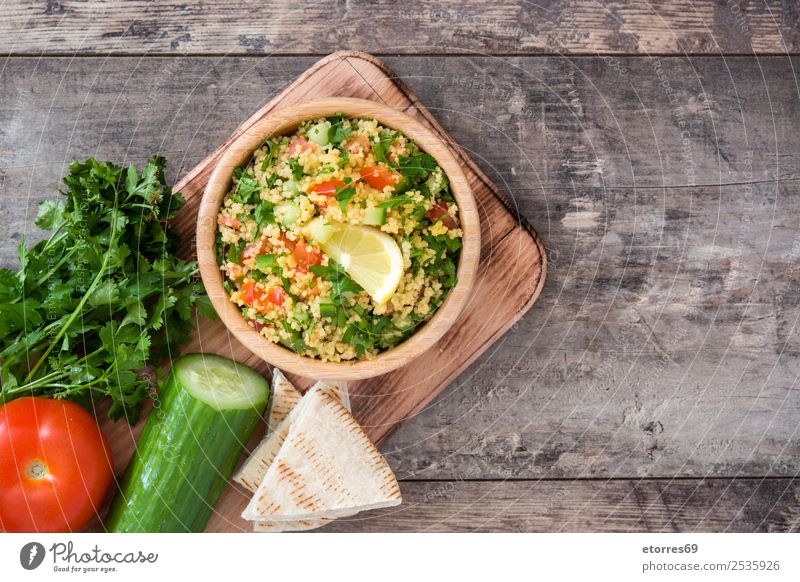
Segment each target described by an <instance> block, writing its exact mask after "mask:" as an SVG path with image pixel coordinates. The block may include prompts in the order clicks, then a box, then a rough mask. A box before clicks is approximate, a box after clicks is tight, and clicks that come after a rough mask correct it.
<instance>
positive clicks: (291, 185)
mask: <svg viewBox="0 0 800 582" xmlns="http://www.w3.org/2000/svg"><path fill="white" fill-rule="evenodd" d="M283 191H284V192H286V193H287V194H298V193H299V192H300V188H299V187H298V186H297V182H295V181H294V180H292V179H289V180H286V181H285V182H284V183H283Z"/></svg>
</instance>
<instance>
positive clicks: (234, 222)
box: [219, 214, 242, 229]
mask: <svg viewBox="0 0 800 582" xmlns="http://www.w3.org/2000/svg"><path fill="white" fill-rule="evenodd" d="M219 221H220V222H221V223H222V224H224V225H225V226H227V227H230V228H236V229H238V228H241V227H242V223H241V221H240V220H239V219H237V218H236V217H234V216H231V215H230V214H223V215H222V216H220V217H219Z"/></svg>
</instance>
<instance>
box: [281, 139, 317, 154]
mask: <svg viewBox="0 0 800 582" xmlns="http://www.w3.org/2000/svg"><path fill="white" fill-rule="evenodd" d="M313 148H314V144H313V143H311V142H309V141H308V140H307V139H306V138H304V137H295V138H292V141H290V142H289V148H288V149H287V150H286V153H287V154H289V157H294V156H297V155H300V153H301V152H305V151H308V150H310V149H313Z"/></svg>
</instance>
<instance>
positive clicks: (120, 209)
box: [0, 157, 241, 422]
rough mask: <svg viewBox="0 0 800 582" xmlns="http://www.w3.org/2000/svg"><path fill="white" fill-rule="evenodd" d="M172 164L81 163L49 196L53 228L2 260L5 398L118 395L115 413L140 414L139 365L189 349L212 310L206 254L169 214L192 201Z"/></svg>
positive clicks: (48, 221) (47, 211)
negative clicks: (201, 274)
mask: <svg viewBox="0 0 800 582" xmlns="http://www.w3.org/2000/svg"><path fill="white" fill-rule="evenodd" d="M165 165H166V161H165V160H164V158H162V157H154V158H152V159H151V160H150V161H149V162H148V163H147V165H146V166H145V167H144V168H143V169H142V170H141V172H140V171H139V170H137V168H135V167H133V166H130V167H128V168H123V167H120V166H116V165H114V164H111V163H101V162H98V161H97V160H95V159H92V158H90V159H88V160H86V161H85V162H73V163H72V164H71V165H70V168H69V173H68V174H67V175H66V176H65V177H64V185H65V188H64V191H63V192H62V194H63V195H64V198H63V199H62V200H60V201H47V202H45V203H43V204H42V205H41V206H40V208H39V213H38V215H37V224H38V225H39V226H40V227H42V228H44V229H49V230H51V231H52V233H51V235H50V237H49V238H48V239H46V240H43V241H41V242H39V243H37V244H36V245H34V246H33V247H31V248H26V245H25V244H24V242H23V243H22V244H21V245H20V248H19V256H20V267H19V271H17V272H16V273H14V272H12V271H10V270H8V269H2V270H0V383H1V384H0V402H2V401H9V400H13V399H14V398H17V397H20V396H30V395H36V396H45V397H51V398H68V399H71V400H75V401H78V402H80V403H83V404H85V405H88V404H89V403H90V402H91V398H92V397H100V396H106V397H110V399H111V406H110V408H109V412H108V414H109V416H110V417H111V418H112V419H119V418H123V417H124V418H126V419H127V420H128V421H129V422H136V420H137V418H138V416H139V411H140V405H141V402H142V401H143V400H145V399H146V398H147V397H148V394H149V392H150V390H151V389H152V386H151V383H150V382H149V381H148V380H147V379H145V378H144V377H142V376H140V375H139V373H138V372H139V371H141V370H143V369H145V368H147V367H149V366H151V365H153V364H156V363H157V362H158V361H159V360H161V359H162V358H164V357H165V356H169V355H174V354H177V349H178V347H179V346H180V345H181V344H182V343H185V342H186V341H187V340H188V338H189V333H190V332H191V330H192V328H193V327H194V314H193V311H194V307H196V306H198V307H199V306H201V305H202V308H203V313H204V314H207V315H210V314H211V313H212V311H213V310H211V309H209V307H210V305H209V304H208V302H207V298H206V296H205V294H204V292H203V288H202V285H201V284H200V282H199V281H198V280H197V273H198V270H197V264H196V263H195V262H194V261H185V260H182V259H178V258H176V257H175V256H174V255H173V254H172V253H173V251H174V249H175V248H176V245H177V244H178V240H177V237H176V235H175V233H174V232H172V231H171V230H169V229H168V228H167V223H168V221H169V220H170V219H171V218H173V217H174V216H175V213H176V212H177V211H178V210H179V209H180V208H181V207H182V206H183V204H184V200H183V197H182V196H181V195H180V194H179V193H173V192H172V188H171V187H170V186H169V185H168V184H166V182H165V180H164V169H165ZM240 187H241V185H240Z"/></svg>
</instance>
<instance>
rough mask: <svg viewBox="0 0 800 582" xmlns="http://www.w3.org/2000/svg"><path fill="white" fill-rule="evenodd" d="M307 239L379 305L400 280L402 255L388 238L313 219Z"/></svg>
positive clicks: (367, 229) (364, 228) (365, 229)
mask: <svg viewBox="0 0 800 582" xmlns="http://www.w3.org/2000/svg"><path fill="white" fill-rule="evenodd" d="M309 231H310V234H311V238H313V239H314V241H315V242H316V243H318V244H319V246H320V248H322V251H323V252H324V253H325V254H326V255H328V256H329V257H330V258H332V259H333V260H334V261H336V262H337V263H339V264H340V265H341V266H342V268H344V270H345V272H346V273H347V274H348V275H349V276H350V277H351V278H352V279H353V281H355V282H356V283H358V284H359V285H361V286H362V287H363V288H364V290H365V291H366V292H367V293H369V294H370V296H371V297H372V299H374V300H375V302H376V303H378V304H379V305H383V304H384V303H386V302H387V301H389V299H390V298H391V297H392V295H393V294H394V292H395V291H396V290H397V286H398V285H399V284H400V279H401V278H402V277H403V253H402V252H401V251H400V247H399V246H397V243H396V242H395V241H394V239H393V238H392V237H390V236H389V235H388V234H386V233H384V232H381V231H380V230H378V229H377V228H373V227H371V226H362V225H352V224H345V223H342V222H334V221H325V220H324V219H323V218H322V217H319V218H316V219H315V220H313V221H312V222H311V223H310V224H309Z"/></svg>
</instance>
